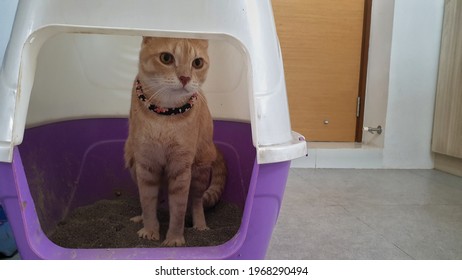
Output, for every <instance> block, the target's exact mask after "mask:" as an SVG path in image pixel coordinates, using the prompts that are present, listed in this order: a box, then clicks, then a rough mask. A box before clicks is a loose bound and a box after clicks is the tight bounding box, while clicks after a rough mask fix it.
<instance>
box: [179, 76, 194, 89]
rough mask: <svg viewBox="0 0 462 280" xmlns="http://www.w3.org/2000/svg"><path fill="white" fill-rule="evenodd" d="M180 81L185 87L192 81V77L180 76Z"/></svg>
mask: <svg viewBox="0 0 462 280" xmlns="http://www.w3.org/2000/svg"><path fill="white" fill-rule="evenodd" d="M178 79H180V82H181V84H182V85H183V87H184V86H185V85H186V84H187V83H188V82H189V81H190V80H191V77H185V76H180V77H179V78H178Z"/></svg>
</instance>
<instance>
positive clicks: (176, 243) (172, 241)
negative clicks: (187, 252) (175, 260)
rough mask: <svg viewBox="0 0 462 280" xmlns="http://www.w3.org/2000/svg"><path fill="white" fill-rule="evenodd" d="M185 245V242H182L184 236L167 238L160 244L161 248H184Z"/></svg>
mask: <svg viewBox="0 0 462 280" xmlns="http://www.w3.org/2000/svg"><path fill="white" fill-rule="evenodd" d="M185 244H186V241H185V240H184V236H179V237H171V238H167V239H165V240H164V242H162V246H165V247H180V246H184V245H185Z"/></svg>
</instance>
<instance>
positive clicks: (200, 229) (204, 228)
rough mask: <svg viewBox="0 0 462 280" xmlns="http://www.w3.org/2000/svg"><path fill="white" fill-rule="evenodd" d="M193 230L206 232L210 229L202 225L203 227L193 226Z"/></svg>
mask: <svg viewBox="0 0 462 280" xmlns="http://www.w3.org/2000/svg"><path fill="white" fill-rule="evenodd" d="M193 229H195V230H198V231H206V230H209V229H210V228H209V227H208V226H206V225H203V226H193Z"/></svg>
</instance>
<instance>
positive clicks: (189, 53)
mask: <svg viewBox="0 0 462 280" xmlns="http://www.w3.org/2000/svg"><path fill="white" fill-rule="evenodd" d="M207 47H208V42H207V41H206V40H198V39H175V38H155V37H144V38H143V43H142V46H141V52H140V63H139V77H140V78H141V80H142V81H143V83H144V85H143V86H144V87H145V88H144V90H145V91H148V92H150V93H151V94H154V95H155V99H156V100H158V101H159V102H162V103H164V104H160V105H162V106H173V105H174V103H177V101H178V100H183V99H184V98H186V97H190V96H191V95H192V94H194V93H195V92H198V91H199V90H200V87H201V85H202V84H203V83H204V81H205V78H206V76H207V70H208V68H209V57H208V54H207Z"/></svg>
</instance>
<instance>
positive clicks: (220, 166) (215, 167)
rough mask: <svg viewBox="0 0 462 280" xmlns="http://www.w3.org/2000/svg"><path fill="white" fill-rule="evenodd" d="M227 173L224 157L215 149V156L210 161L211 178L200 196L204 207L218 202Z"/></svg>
mask: <svg viewBox="0 0 462 280" xmlns="http://www.w3.org/2000/svg"><path fill="white" fill-rule="evenodd" d="M227 175H228V170H227V169H226V162H225V159H224V158H223V155H222V154H221V152H220V151H219V150H218V149H217V158H216V159H215V161H214V162H213V163H212V178H211V180H210V186H209V188H208V189H207V190H206V191H205V192H204V195H203V196H202V203H203V205H204V208H210V207H213V206H215V204H217V203H218V201H219V200H220V198H221V195H222V194H223V191H224V189H225V184H226V177H227Z"/></svg>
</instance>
